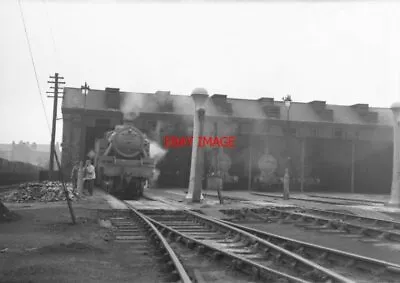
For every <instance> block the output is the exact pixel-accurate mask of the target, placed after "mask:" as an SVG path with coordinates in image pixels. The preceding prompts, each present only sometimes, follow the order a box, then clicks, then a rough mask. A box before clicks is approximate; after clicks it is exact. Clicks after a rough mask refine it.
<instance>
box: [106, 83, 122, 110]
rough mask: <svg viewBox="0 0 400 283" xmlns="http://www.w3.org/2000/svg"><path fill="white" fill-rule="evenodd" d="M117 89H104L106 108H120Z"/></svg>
mask: <svg viewBox="0 0 400 283" xmlns="http://www.w3.org/2000/svg"><path fill="white" fill-rule="evenodd" d="M119 94H120V92H119V88H109V87H107V88H106V107H107V108H111V109H119V107H120V95H119Z"/></svg>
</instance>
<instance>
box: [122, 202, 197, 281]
mask: <svg viewBox="0 0 400 283" xmlns="http://www.w3.org/2000/svg"><path fill="white" fill-rule="evenodd" d="M123 203H124V204H125V205H126V206H127V207H128V208H129V210H130V211H131V212H133V213H134V214H135V215H136V216H137V217H139V219H141V220H142V221H144V222H145V223H146V224H147V226H148V227H150V229H151V230H152V232H153V233H154V234H153V235H156V237H157V238H158V240H159V241H160V242H161V244H162V246H163V247H164V249H165V250H166V252H167V253H168V256H169V258H170V259H171V261H172V263H173V265H174V267H175V270H176V271H177V272H178V275H179V277H180V278H181V282H182V283H192V280H191V279H190V277H189V275H188V274H187V272H186V270H185V268H184V267H183V265H182V263H181V262H180V260H179V259H178V257H177V255H176V254H175V252H174V251H173V249H172V248H171V246H170V245H169V244H168V242H167V240H166V239H165V238H164V236H163V235H162V234H161V233H160V231H158V229H157V228H156V227H155V226H154V225H153V223H151V221H149V219H148V218H147V217H146V216H145V215H143V214H142V213H140V212H139V211H137V210H136V209H135V208H134V207H133V206H132V205H131V204H129V203H127V202H126V201H123Z"/></svg>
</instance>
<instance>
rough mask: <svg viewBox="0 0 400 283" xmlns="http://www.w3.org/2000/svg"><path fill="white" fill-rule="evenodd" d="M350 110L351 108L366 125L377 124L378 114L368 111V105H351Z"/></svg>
mask: <svg viewBox="0 0 400 283" xmlns="http://www.w3.org/2000/svg"><path fill="white" fill-rule="evenodd" d="M351 108H353V109H354V110H355V111H356V112H357V113H358V115H359V116H360V117H361V119H363V120H364V121H365V122H367V123H377V122H378V113H377V112H373V111H369V105H368V104H361V103H359V104H354V105H351Z"/></svg>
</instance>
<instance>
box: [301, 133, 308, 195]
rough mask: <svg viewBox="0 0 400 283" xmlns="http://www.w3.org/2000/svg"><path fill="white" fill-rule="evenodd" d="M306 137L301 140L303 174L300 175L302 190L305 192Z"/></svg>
mask: <svg viewBox="0 0 400 283" xmlns="http://www.w3.org/2000/svg"><path fill="white" fill-rule="evenodd" d="M306 141H307V140H306V138H303V139H302V141H301V176H300V191H301V192H302V193H303V192H304V172H305V163H306V161H305V160H306Z"/></svg>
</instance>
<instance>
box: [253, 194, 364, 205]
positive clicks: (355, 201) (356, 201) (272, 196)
mask: <svg viewBox="0 0 400 283" xmlns="http://www.w3.org/2000/svg"><path fill="white" fill-rule="evenodd" d="M250 194H252V195H258V196H265V197H271V198H283V196H281V195H272V194H268V193H262V192H250ZM290 199H292V200H301V201H309V202H320V203H326V204H334V205H353V204H366V203H368V202H363V201H358V200H347V202H346V203H343V202H342V203H340V202H337V201H336V202H335V201H333V200H332V201H329V200H322V199H317V198H314V199H309V198H302V197H294V196H291V197H290Z"/></svg>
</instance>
